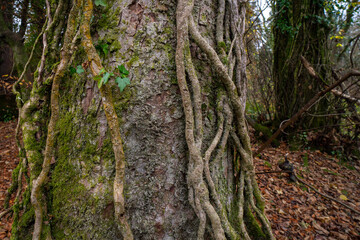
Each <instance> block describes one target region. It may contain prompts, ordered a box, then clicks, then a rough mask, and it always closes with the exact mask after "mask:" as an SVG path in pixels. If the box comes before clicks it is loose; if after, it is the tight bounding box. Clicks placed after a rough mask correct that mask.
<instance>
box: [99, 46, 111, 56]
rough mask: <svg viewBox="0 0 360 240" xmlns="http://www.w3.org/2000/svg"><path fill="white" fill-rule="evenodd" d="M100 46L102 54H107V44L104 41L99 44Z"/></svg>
mask: <svg viewBox="0 0 360 240" xmlns="http://www.w3.org/2000/svg"><path fill="white" fill-rule="evenodd" d="M100 46H101V49H102V51H103V52H104V54H105V56H106V55H107V54H108V52H109V45H108V44H106V43H104V44H101V45H100Z"/></svg>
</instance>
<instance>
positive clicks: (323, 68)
mask: <svg viewBox="0 0 360 240" xmlns="http://www.w3.org/2000/svg"><path fill="white" fill-rule="evenodd" d="M274 14H275V26H274V28H273V34H274V65H273V80H274V83H275V96H276V97H275V98H276V106H275V107H276V119H277V121H278V122H277V123H278V124H279V123H280V122H282V121H284V120H286V119H289V118H290V117H291V116H292V115H294V114H295V113H296V112H298V111H299V110H300V108H301V107H302V106H304V105H305V104H306V103H307V102H308V101H309V100H310V99H311V98H312V97H313V96H314V95H315V94H316V93H317V92H319V91H320V90H321V89H320V88H321V86H322V83H321V82H320V81H319V80H317V79H315V78H313V77H312V76H310V75H309V74H308V72H307V70H306V69H305V68H304V67H303V66H302V63H301V60H300V57H301V56H304V57H305V58H306V59H307V60H308V61H309V62H310V63H311V64H312V65H313V66H314V67H315V68H316V69H315V70H316V71H317V72H318V73H319V75H320V76H321V78H322V79H323V80H324V81H327V77H329V73H330V71H329V68H328V63H329V56H328V50H327V47H328V46H327V38H328V33H329V31H328V27H327V23H326V19H325V15H324V1H299V0H291V1H276V4H275V13H274ZM327 108H328V102H327V101H326V99H323V100H321V101H320V102H319V103H318V104H316V106H315V107H314V108H313V111H317V112H322V113H323V112H325V111H326V110H327ZM327 123H328V122H326V119H325V118H316V119H311V118H304V119H303V120H302V121H301V123H300V125H302V126H303V127H318V126H324V125H326V124H327Z"/></svg>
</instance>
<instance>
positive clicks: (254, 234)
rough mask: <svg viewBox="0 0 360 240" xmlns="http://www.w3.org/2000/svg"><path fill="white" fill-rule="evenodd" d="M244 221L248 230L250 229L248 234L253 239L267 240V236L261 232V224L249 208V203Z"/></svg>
mask: <svg viewBox="0 0 360 240" xmlns="http://www.w3.org/2000/svg"><path fill="white" fill-rule="evenodd" d="M244 210H245V211H244V220H245V225H246V228H247V229H248V233H249V234H250V236H251V238H252V239H257V240H265V239H266V235H265V234H264V232H263V231H262V230H261V227H260V225H259V223H258V222H257V220H256V218H255V216H254V214H253V213H252V212H251V209H250V207H249V203H245V208H244Z"/></svg>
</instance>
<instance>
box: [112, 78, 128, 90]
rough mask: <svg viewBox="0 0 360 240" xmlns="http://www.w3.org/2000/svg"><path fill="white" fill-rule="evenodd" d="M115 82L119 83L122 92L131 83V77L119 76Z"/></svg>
mask: <svg viewBox="0 0 360 240" xmlns="http://www.w3.org/2000/svg"><path fill="white" fill-rule="evenodd" d="M115 82H116V83H117V84H118V86H119V88H120V92H122V91H124V88H125V87H126V86H127V85H129V84H130V79H128V78H121V77H117V78H116V79H115Z"/></svg>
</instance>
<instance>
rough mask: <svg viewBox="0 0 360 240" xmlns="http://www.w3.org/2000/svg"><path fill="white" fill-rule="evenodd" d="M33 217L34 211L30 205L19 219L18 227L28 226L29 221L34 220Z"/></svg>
mask: <svg viewBox="0 0 360 240" xmlns="http://www.w3.org/2000/svg"><path fill="white" fill-rule="evenodd" d="M34 217H35V211H34V208H33V207H32V208H30V209H29V210H28V211H27V212H25V213H24V214H23V215H22V216H21V220H20V221H19V227H20V228H25V227H28V226H30V225H31V223H33V222H34Z"/></svg>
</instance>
